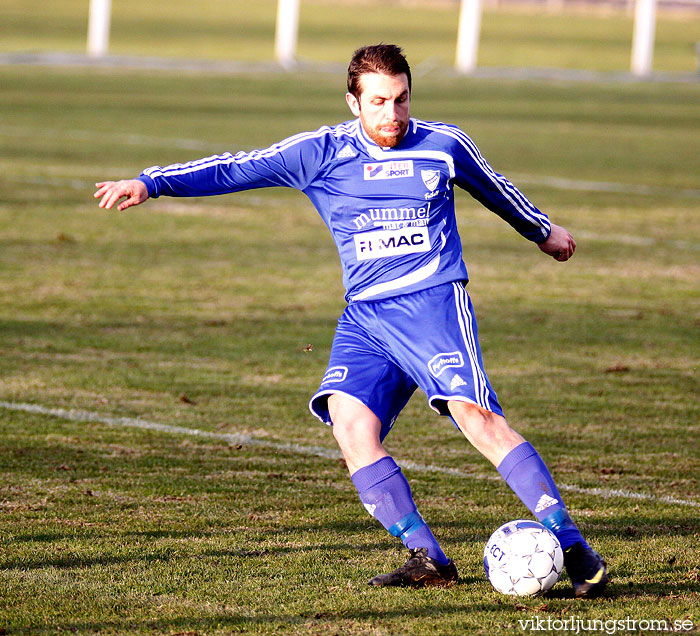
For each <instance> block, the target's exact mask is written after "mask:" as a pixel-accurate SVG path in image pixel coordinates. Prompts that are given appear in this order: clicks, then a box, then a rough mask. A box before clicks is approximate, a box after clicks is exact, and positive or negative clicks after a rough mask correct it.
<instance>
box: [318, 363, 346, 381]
mask: <svg viewBox="0 0 700 636" xmlns="http://www.w3.org/2000/svg"><path fill="white" fill-rule="evenodd" d="M347 377H348V368H347V367H331V368H330V369H328V371H326V375H324V376H323V380H321V384H329V383H331V382H342V381H343V380H345V378H347Z"/></svg>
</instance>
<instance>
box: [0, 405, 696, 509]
mask: <svg viewBox="0 0 700 636" xmlns="http://www.w3.org/2000/svg"><path fill="white" fill-rule="evenodd" d="M0 408H3V409H6V410H8V411H21V412H24V413H35V414H37V415H44V416H51V417H57V418H61V419H64V420H69V421H72V422H94V423H99V424H106V425H107V426H113V427H118V428H137V429H141V430H147V431H156V432H160V433H167V434H170V435H185V436H189V437H201V438H204V439H214V440H222V441H225V442H228V443H230V444H247V445H249V446H260V447H263V448H271V449H273V450H278V451H284V452H289V453H294V454H297V455H306V456H312V457H323V458H325V459H341V457H342V455H341V453H340V451H338V450H334V449H330V448H324V447H322V446H305V445H303V444H297V443H293V442H273V441H270V440H264V439H259V438H255V437H252V436H250V435H247V434H242V433H218V432H214V431H203V430H201V429H196V428H186V427H183V426H173V425H171V424H160V423H158V422H151V421H149V420H143V419H140V418H132V417H111V416H109V415H102V414H100V413H93V412H90V411H83V410H79V409H70V410H69V409H63V408H52V407H47V406H42V405H40V404H28V403H23V402H5V401H0ZM399 464H400V465H401V466H403V467H404V468H406V469H407V470H415V471H416V472H421V473H438V474H443V475H451V476H454V477H462V478H466V479H478V480H482V481H502V480H501V477H499V476H497V475H484V474H480V473H470V472H467V471H464V470H460V469H459V468H449V467H446V466H436V465H434V464H421V463H418V462H414V461H411V460H401V461H399ZM557 485H558V487H559V489H560V490H564V491H568V492H575V493H580V494H584V495H592V496H597V497H601V498H603V499H612V498H620V499H627V500H633V501H634V500H637V501H652V502H657V503H664V504H673V505H680V506H690V507H693V508H700V502H698V501H693V500H690V499H678V498H676V497H670V496H668V495H652V494H649V493H641V492H634V491H630V490H623V489H615V488H584V487H582V486H575V485H570V484H557Z"/></svg>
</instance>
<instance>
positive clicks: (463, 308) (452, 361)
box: [309, 282, 503, 439]
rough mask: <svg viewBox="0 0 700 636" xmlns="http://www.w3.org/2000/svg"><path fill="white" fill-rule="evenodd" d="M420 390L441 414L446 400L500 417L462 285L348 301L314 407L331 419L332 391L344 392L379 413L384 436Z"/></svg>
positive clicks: (323, 417)
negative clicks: (418, 389)
mask: <svg viewBox="0 0 700 636" xmlns="http://www.w3.org/2000/svg"><path fill="white" fill-rule="evenodd" d="M418 387H420V388H421V389H422V390H423V391H424V392H425V394H426V395H427V396H428V403H429V404H430V406H431V407H432V408H433V409H434V410H435V411H437V412H438V413H439V414H440V415H448V416H449V415H450V413H449V411H448V409H447V402H448V400H458V401H463V402H471V403H472V404H477V405H478V406H481V407H483V408H485V409H486V410H488V411H492V412H493V413H497V414H498V415H503V410H502V409H501V406H500V405H499V403H498V399H497V397H496V393H495V392H494V390H493V388H492V387H491V383H490V382H489V380H488V377H487V376H486V372H485V371H484V366H483V362H482V359H481V349H480V347H479V341H478V338H477V327H476V319H475V318H474V312H473V308H472V304H471V300H470V298H469V295H468V294H467V291H466V289H465V288H464V284H463V283H461V282H455V283H447V284H444V285H439V286H437V287H431V288H430V289H425V290H422V291H418V292H415V293H413V294H405V295H402V296H396V297H394V298H387V299H385V300H377V301H370V302H358V303H351V304H350V305H348V307H347V308H346V309H345V311H344V312H343V315H342V316H341V317H340V320H339V321H338V327H337V330H336V333H335V338H334V340H333V347H332V349H331V355H330V360H329V362H328V369H327V370H326V373H325V375H324V377H323V380H322V381H321V386H320V387H319V390H318V391H317V393H316V394H315V395H314V396H313V397H312V398H311V401H310V402H309V408H310V410H311V412H312V413H313V414H314V415H315V416H316V417H318V418H319V419H320V420H321V421H322V422H325V423H326V424H332V422H331V419H330V415H329V413H328V396H329V395H332V394H333V393H342V394H344V395H346V396H348V397H350V398H352V399H354V400H356V401H358V402H360V403H362V404H364V405H365V406H367V407H368V408H369V409H370V410H371V411H372V412H373V413H374V414H375V415H376V416H377V417H378V418H379V420H380V421H381V423H382V430H381V439H384V437H386V435H387V434H388V433H389V431H390V430H391V427H392V426H393V425H394V422H395V421H396V418H397V417H398V415H399V413H400V412H401V410H402V409H403V408H404V406H406V404H407V402H408V400H409V399H410V397H411V395H413V393H414V391H415V390H416V388H418Z"/></svg>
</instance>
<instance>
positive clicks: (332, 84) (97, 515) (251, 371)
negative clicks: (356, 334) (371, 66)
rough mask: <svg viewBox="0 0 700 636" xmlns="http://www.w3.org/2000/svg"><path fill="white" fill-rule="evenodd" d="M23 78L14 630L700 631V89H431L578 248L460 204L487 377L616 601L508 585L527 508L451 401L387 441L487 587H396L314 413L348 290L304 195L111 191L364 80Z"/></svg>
mask: <svg viewBox="0 0 700 636" xmlns="http://www.w3.org/2000/svg"><path fill="white" fill-rule="evenodd" d="M57 4H58V3H57ZM27 19H28V18H27ZM348 48H350V47H348ZM409 53H410V51H409ZM0 86H1V87H2V89H1V90H0V114H1V119H0V294H1V298H2V302H0V509H1V510H2V515H1V516H0V546H1V549H0V633H6V634H55V633H63V632H69V633H79V634H94V633H101V634H171V635H175V634H183V635H184V634H188V635H190V636H194V635H205V634H206V635H209V634H229V633H257V634H319V635H320V634H323V635H330V634H338V635H341V634H342V635H359V634H363V635H364V634H376V635H399V634H401V635H404V634H405V635H411V634H428V635H432V634H445V635H447V634H459V633H477V634H509V633H513V634H517V633H524V632H527V631H528V628H527V627H526V624H525V623H524V622H523V621H528V620H530V619H533V620H537V619H545V620H546V619H550V620H552V621H556V620H567V619H568V620H570V619H571V618H572V617H573V618H579V619H581V620H584V621H587V620H591V621H593V620H596V621H601V623H600V624H598V629H597V631H598V632H599V633H611V632H610V630H611V629H612V628H613V627H615V626H617V625H618V624H617V623H615V624H614V625H613V623H612V622H613V621H624V620H626V619H628V618H629V619H630V620H636V621H651V620H657V621H662V620H663V621H668V624H669V626H673V625H674V621H679V623H678V624H679V625H684V626H686V627H687V626H689V625H693V626H694V627H692V628H691V631H695V632H697V631H698V626H700V580H699V577H700V570H699V565H700V548H698V540H699V539H700V522H699V521H698V509H699V508H700V478H699V475H700V458H699V456H698V439H699V433H700V427H699V422H700V400H699V399H698V396H699V394H700V382H699V381H698V359H699V355H700V339H699V338H698V331H699V328H700V294H699V293H698V280H700V264H699V259H698V255H699V254H700V251H699V250H700V223H699V222H698V213H699V212H698V209H699V204H700V192H699V190H700V184H699V182H698V175H699V174H700V155H699V154H698V152H697V149H698V148H699V147H700V110H699V109H698V107H697V105H698V103H700V85H697V84H687V85H682V84H664V85H659V84H624V85H615V84H611V83H606V84H588V83H576V84H568V83H555V82H534V81H528V82H525V81H519V82H516V81H511V82H495V81H486V80H459V81H457V80H454V79H449V78H446V77H431V76H423V77H420V78H419V79H418V81H417V84H416V87H415V93H414V98H413V113H414V114H415V115H416V116H419V117H422V118H426V119H431V118H436V119H443V120H447V121H450V122H454V123H457V124H459V125H461V126H463V127H464V128H465V129H466V130H467V131H469V133H470V134H471V135H472V137H473V138H474V139H475V141H476V142H477V143H478V145H479V146H480V148H481V149H482V151H483V152H484V154H485V156H486V157H487V159H489V160H490V162H491V163H492V165H493V166H494V167H495V168H496V169H497V170H499V171H502V172H504V173H505V174H507V175H509V176H511V177H512V178H513V180H515V181H516V183H520V184H522V185H523V189H524V190H525V192H526V193H527V194H528V195H529V196H530V197H531V198H532V199H533V200H534V201H535V202H536V203H538V204H539V206H540V207H541V208H542V209H544V210H545V211H547V212H548V213H550V215H551V216H552V218H553V219H554V220H555V221H556V222H558V223H561V224H563V225H565V226H566V227H568V228H569V229H570V230H571V231H572V232H573V233H574V235H575V236H576V237H577V241H578V252H577V254H576V256H575V257H574V259H573V260H572V261H570V262H569V263H567V264H564V265H561V264H557V263H555V262H554V261H551V260H550V259H547V258H546V257H544V256H543V255H542V254H540V253H539V251H538V250H537V249H536V248H533V246H532V245H530V244H528V243H527V242H525V241H523V240H522V239H521V238H520V237H518V236H517V235H516V234H515V233H514V232H513V231H512V230H511V229H510V228H509V227H508V226H506V225H504V224H503V223H502V222H501V221H500V220H499V219H498V218H497V217H495V216H493V215H491V214H490V213H488V212H486V211H485V210H483V209H481V208H480V207H479V206H478V205H476V204H475V203H474V202H473V201H472V200H471V199H469V198H468V197H467V196H466V195H460V197H459V201H458V203H459V219H460V227H461V232H462V238H463V244H464V252H465V257H466V260H467V264H468V266H469V269H470V273H471V276H472V282H471V283H470V293H471V295H472V298H473V299H474V302H475V306H476V309H477V315H478V318H479V323H480V333H481V341H482V346H483V349H484V354H485V358H486V363H487V369H488V370H489V373H490V376H491V379H492V381H493V383H494V384H495V386H496V388H497V390H498V392H499V396H500V398H501V401H502V402H503V403H504V405H505V407H506V410H507V414H508V416H509V419H510V421H511V423H512V424H513V425H514V426H515V427H516V428H518V429H519V430H520V431H521V432H523V433H524V434H525V436H526V437H527V438H528V439H529V440H530V441H532V442H533V443H534V444H535V445H536V446H537V447H538V449H539V450H540V452H541V453H542V455H543V456H544V457H545V458H546V460H547V461H548V463H549V465H550V468H551V469H552V471H553V473H554V474H555V477H556V478H557V479H558V481H559V482H560V484H561V485H562V488H563V491H564V494H565V496H566V498H567V501H568V503H569V507H570V509H571V510H572V513H573V515H574V516H575V518H576V519H577V520H578V522H579V524H580V526H581V527H582V529H583V530H584V533H585V534H586V535H587V537H588V538H589V540H590V541H591V542H592V543H593V544H594V546H595V547H596V548H597V549H599V550H600V551H601V552H602V553H603V554H604V555H605V556H606V557H607V559H608V561H609V565H610V570H611V576H612V583H611V585H610V588H609V593H608V595H607V596H606V597H605V598H603V599H600V600H598V601H594V602H584V601H577V600H574V599H573V598H571V594H570V592H569V587H568V581H567V580H566V579H564V580H562V581H561V582H560V583H559V584H558V585H557V586H556V587H555V588H554V590H553V592H552V593H551V594H550V595H548V596H546V597H543V598H537V599H511V598H508V597H504V596H501V595H499V594H498V593H496V592H495V591H493V590H492V589H491V588H490V586H489V584H488V583H487V582H486V581H485V579H484V576H483V572H482V566H481V551H482V549H483V545H484V543H485V541H486V539H487V538H488V536H489V534H490V533H491V531H492V530H493V529H495V528H496V527H497V526H498V525H500V524H501V523H503V522H504V521H507V520H510V519H513V518H517V517H521V516H527V515H528V513H527V511H526V510H525V509H524V508H523V507H522V506H521V505H520V504H519V503H518V502H517V501H516V500H515V499H514V497H513V495H512V494H511V493H510V491H509V490H508V489H507V487H506V486H505V485H504V484H502V483H501V482H500V481H499V480H498V479H495V476H496V474H495V471H494V470H493V469H492V468H491V467H490V466H489V465H488V464H487V463H486V461H485V460H483V459H482V458H481V457H480V456H479V455H478V454H477V453H476V452H475V451H473V450H472V449H471V448H470V447H469V445H468V444H467V443H466V442H465V441H464V440H463V439H462V438H461V437H460V435H458V434H457V432H456V431H455V430H454V428H453V427H452V426H451V425H450V424H449V423H448V422H447V421H446V420H444V419H440V418H437V417H436V416H434V415H433V414H432V412H431V411H430V410H429V409H428V408H427V407H426V405H425V399H424V396H423V395H416V397H415V399H413V400H412V401H411V403H410V404H409V406H408V407H407V409H406V411H405V412H404V414H403V415H402V417H401V418H400V420H399V422H398V423H397V425H396V428H395V430H394V431H393V432H392V434H391V436H390V437H389V438H388V441H387V446H388V448H389V450H390V451H391V452H392V453H393V454H394V455H395V456H396V458H397V459H398V460H399V462H407V461H409V460H411V461H412V462H414V463H412V464H406V466H407V468H406V473H407V475H408V476H409V479H410V481H411V483H412V486H413V489H414V493H415V495H416V498H417V500H418V502H419V508H420V510H421V512H422V514H423V515H424V516H425V517H426V518H427V519H428V520H429V522H430V523H431V526H432V528H433V530H434V531H435V533H436V534H437V535H438V537H439V538H440V540H441V542H442V544H443V546H444V547H445V549H446V551H447V552H448V553H449V555H450V556H452V557H453V558H454V559H455V560H456V562H457V564H458V567H459V569H460V574H461V577H462V578H461V581H460V583H459V584H458V585H457V586H455V587H453V588H451V589H448V590H424V591H418V592H416V591H410V590H385V589H379V590H376V589H370V588H369V587H368V586H367V585H366V581H367V579H368V578H370V577H371V576H373V575H374V574H376V573H377V572H380V571H388V570H389V569H392V568H394V567H396V566H397V565H398V564H400V563H402V562H403V560H404V555H403V553H402V552H401V551H400V550H399V547H400V546H398V545H397V543H396V541H395V540H393V539H392V538H391V537H389V536H387V535H386V533H384V531H383V530H382V529H381V528H380V527H379V526H378V524H377V523H376V522H375V521H373V520H372V519H371V518H370V517H368V516H367V515H366V513H365V511H364V509H363V508H362V507H361V505H360V504H359V501H358V500H357V496H356V494H355V492H354V489H353V487H352V484H351V483H350V481H349V479H348V478H347V473H346V471H345V468H344V466H343V465H342V462H341V461H339V460H338V457H337V453H336V451H335V447H334V442H333V440H332V436H331V434H330V432H329V430H328V429H327V428H326V427H324V426H322V425H320V424H318V423H317V422H316V421H315V420H314V419H313V418H312V417H311V416H310V415H309V413H308V411H307V408H306V403H307V400H308V398H309V396H310V394H311V393H312V392H313V391H314V390H315V388H316V386H317V383H318V381H319V379H320V377H321V374H322V373H323V371H324V369H325V365H326V360H327V356H328V352H329V347H330V342H331V338H332V335H333V329H334V325H335V320H336V319H337V316H338V315H339V313H340V312H341V311H342V308H343V302H342V294H343V292H342V289H341V284H340V267H339V264H338V261H337V255H336V253H335V250H334V247H333V243H332V241H331V239H330V236H329V235H328V233H327V230H326V229H325V227H324V226H323V224H322V223H321V222H320V220H319V219H318V217H317V215H316V213H315V212H314V211H313V210H312V209H311V207H310V205H309V204H308V202H307V201H306V199H305V198H304V197H303V196H302V195H300V194H298V193H295V192H288V191H284V190H271V191H256V192H249V193H243V194H239V195H234V196H230V197H221V198H215V199H191V200H187V201H185V200H174V199H165V198H163V199H159V200H158V201H151V202H149V203H148V204H146V205H145V206H142V207H140V208H137V209H135V210H133V211H129V212H128V213H124V214H118V213H107V212H104V211H102V210H99V209H98V208H97V206H96V204H95V202H94V201H93V199H92V192H93V187H92V186H93V184H94V182H96V181H98V180H102V179H105V178H122V177H129V176H132V175H134V174H136V173H138V172H139V171H140V170H141V169H142V168H144V167H146V166H150V165H153V164H156V163H158V164H165V163H169V162H173V161H181V160H186V159H191V158H196V157H200V156H204V155H206V154H210V153H213V152H219V151H223V150H239V149H244V150H245V149H251V148H255V147H262V146H265V145H267V144H269V143H272V142H274V141H277V140H279V139H281V138H282V137H284V136H286V135H289V134H292V133H295V132H297V131H299V130H304V129H313V128H317V127H318V126H320V125H322V124H324V123H332V122H338V121H342V120H344V119H346V118H347V117H348V115H347V113H346V110H345V105H344V102H343V99H342V92H343V78H342V77H341V76H335V75H332V74H324V75H320V76H311V75H303V74H302V75H275V74H270V75H265V76H259V77H256V76H252V75H251V76H247V75H241V76H213V77H208V76H206V75H200V76H195V75H189V74H177V75H176V74H171V75H169V74H158V75H154V74H147V73H130V72H126V71H119V70H115V71H100V72H96V71H92V72H78V71H71V70H69V69H63V70H56V69H39V68H34V69H30V68H21V67H17V68H0ZM310 345H311V346H310ZM27 405H34V406H35V407H36V409H35V410H34V411H31V410H28V406H27ZM52 409H53V410H52ZM55 409H63V410H62V411H56V410H55ZM137 418H138V419H137ZM158 425H169V426H171V427H173V428H171V429H169V430H159V429H158V428H157V427H158ZM683 621H685V623H683ZM626 624H627V625H628V626H629V625H630V623H629V622H628V623H626ZM646 625H647V627H648V625H649V623H647V624H646ZM643 626H644V624H642V627H643ZM606 628H607V631H606ZM594 631H596V630H594ZM622 631H624V630H622V629H619V626H618V629H617V633H620V632H622ZM627 631H630V632H641V633H651V631H650V630H649V629H646V630H645V629H643V628H642V629H639V623H637V629H629V630H627ZM682 631H685V632H686V633H687V630H682Z"/></svg>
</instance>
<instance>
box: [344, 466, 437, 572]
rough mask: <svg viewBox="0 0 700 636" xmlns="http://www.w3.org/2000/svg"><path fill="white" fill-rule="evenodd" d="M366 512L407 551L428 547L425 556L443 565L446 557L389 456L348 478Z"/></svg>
mask: <svg viewBox="0 0 700 636" xmlns="http://www.w3.org/2000/svg"><path fill="white" fill-rule="evenodd" d="M352 483H353V484H355V488H357V491H358V492H359V493H360V501H362V503H363V504H364V506H365V508H366V509H367V512H369V514H371V515H372V516H373V517H374V518H375V519H377V521H379V523H381V524H382V525H383V526H384V527H385V528H386V529H387V530H388V531H389V532H390V533H391V534H392V535H394V536H395V537H399V538H400V539H401V541H403V544H404V545H405V546H406V547H407V548H409V549H414V548H428V556H429V557H430V558H431V559H435V560H436V561H439V562H440V563H442V564H443V565H444V564H445V563H447V562H448V558H447V557H446V556H445V553H444V552H443V551H442V549H441V548H440V545H439V544H438V542H437V541H436V539H435V537H434V536H433V533H432V532H431V530H430V528H429V527H428V524H427V523H425V521H424V520H423V517H421V516H420V513H419V512H418V510H417V509H416V504H415V503H414V502H413V495H411V487H410V486H409V485H408V481H406V478H405V477H404V475H403V473H402V472H401V468H399V466H397V464H396V462H395V461H394V460H393V459H392V458H391V457H382V458H381V459H380V460H378V461H376V462H374V463H373V464H370V465H369V466H364V467H363V468H360V469H359V470H357V471H355V473H353V475H352Z"/></svg>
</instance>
